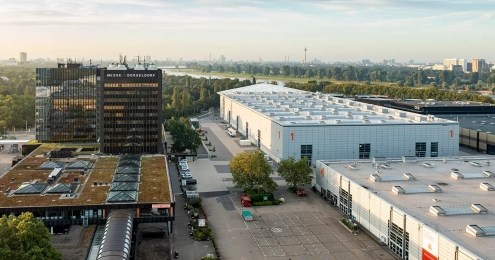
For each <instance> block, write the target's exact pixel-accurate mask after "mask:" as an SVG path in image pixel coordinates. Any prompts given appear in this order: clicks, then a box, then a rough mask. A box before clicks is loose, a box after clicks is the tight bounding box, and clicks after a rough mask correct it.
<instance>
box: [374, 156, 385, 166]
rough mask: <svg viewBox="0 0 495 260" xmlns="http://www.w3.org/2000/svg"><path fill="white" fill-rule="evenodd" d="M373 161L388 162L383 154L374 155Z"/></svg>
mask: <svg viewBox="0 0 495 260" xmlns="http://www.w3.org/2000/svg"><path fill="white" fill-rule="evenodd" d="M372 162H373V163H383V164H386V163H388V160H387V157H385V156H375V157H373V158H372Z"/></svg>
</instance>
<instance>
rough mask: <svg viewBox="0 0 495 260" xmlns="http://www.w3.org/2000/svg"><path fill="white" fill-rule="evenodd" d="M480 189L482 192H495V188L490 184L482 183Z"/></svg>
mask: <svg viewBox="0 0 495 260" xmlns="http://www.w3.org/2000/svg"><path fill="white" fill-rule="evenodd" d="M480 189H481V190H484V191H493V190H495V188H494V187H493V185H491V184H490V183H488V182H482V183H480Z"/></svg>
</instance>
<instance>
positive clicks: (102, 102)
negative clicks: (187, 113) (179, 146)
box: [98, 64, 163, 154]
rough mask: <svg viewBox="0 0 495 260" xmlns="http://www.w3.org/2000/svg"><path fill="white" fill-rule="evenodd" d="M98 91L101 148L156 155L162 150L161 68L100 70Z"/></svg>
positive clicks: (116, 66)
mask: <svg viewBox="0 0 495 260" xmlns="http://www.w3.org/2000/svg"><path fill="white" fill-rule="evenodd" d="M100 76H101V82H100V89H99V93H98V111H99V112H98V118H99V120H98V124H99V132H100V135H99V138H100V151H101V152H102V153H105V154H123V153H129V154H146V153H147V154H155V153H161V152H163V149H162V141H161V140H162V127H161V123H162V109H161V108H162V95H161V93H162V71H161V70H160V69H157V68H156V66H155V65H149V66H147V67H146V66H144V65H142V64H138V65H136V67H134V68H128V67H127V66H125V65H124V64H119V65H110V66H109V67H108V68H106V69H101V72H100Z"/></svg>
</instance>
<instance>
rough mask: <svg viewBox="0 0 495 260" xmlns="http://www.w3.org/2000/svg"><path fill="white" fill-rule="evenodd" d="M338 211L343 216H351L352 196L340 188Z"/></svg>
mask: <svg viewBox="0 0 495 260" xmlns="http://www.w3.org/2000/svg"><path fill="white" fill-rule="evenodd" d="M339 209H340V211H342V212H343V213H344V214H345V215H348V216H351V215H352V195H351V194H349V192H347V191H345V190H344V189H342V188H340V196H339Z"/></svg>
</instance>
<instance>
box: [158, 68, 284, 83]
mask: <svg viewBox="0 0 495 260" xmlns="http://www.w3.org/2000/svg"><path fill="white" fill-rule="evenodd" d="M158 68H159V69H162V70H164V71H165V72H166V73H167V74H170V75H176V76H185V75H188V76H191V77H193V78H208V77H211V78H212V79H225V78H230V79H239V80H246V79H248V80H251V78H245V77H224V76H221V75H215V74H211V75H200V74H194V73H190V72H182V71H175V70H176V69H175V68H170V67H158ZM179 68H180V69H182V66H180V67H179ZM184 68H185V67H184ZM271 81H276V82H277V84H278V85H280V86H284V85H285V83H287V82H288V81H281V80H279V79H256V83H270V82H271Z"/></svg>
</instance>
